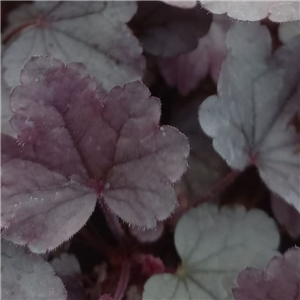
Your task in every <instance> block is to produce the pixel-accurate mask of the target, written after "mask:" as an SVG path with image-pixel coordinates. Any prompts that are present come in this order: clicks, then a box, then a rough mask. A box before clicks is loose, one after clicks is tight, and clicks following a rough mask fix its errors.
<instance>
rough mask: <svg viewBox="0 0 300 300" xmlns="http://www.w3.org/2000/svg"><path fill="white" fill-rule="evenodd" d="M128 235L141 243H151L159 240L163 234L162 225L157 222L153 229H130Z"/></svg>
mask: <svg viewBox="0 0 300 300" xmlns="http://www.w3.org/2000/svg"><path fill="white" fill-rule="evenodd" d="M129 231H130V233H131V234H132V235H133V236H134V237H135V238H136V239H137V240H138V241H139V242H141V243H153V242H155V241H157V240H158V239H160V238H161V236H162V235H163V232H164V223H162V222H158V223H157V226H156V227H155V228H150V229H147V228H139V227H130V228H129Z"/></svg>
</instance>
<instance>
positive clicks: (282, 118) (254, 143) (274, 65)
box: [199, 24, 300, 207]
mask: <svg viewBox="0 0 300 300" xmlns="http://www.w3.org/2000/svg"><path fill="white" fill-rule="evenodd" d="M227 44H228V47H229V54H228V56H227V58H226V60H225V62H224V64H223V65H222V69H221V73H220V77H219V81H218V96H211V97H209V98H208V99H207V100H205V101H204V103H203V104H202V105H201V106H200V110H199V121H200V124H201V127H202V128H203V130H204V131H205V132H206V134H208V135H209V136H211V137H212V138H213V145H214V148H215V150H216V151H217V152H218V153H219V154H220V155H221V156H222V157H223V158H224V159H225V160H226V162H227V164H228V165H229V166H230V167H232V168H234V169H239V170H243V169H245V168H246V167H247V166H249V165H251V164H255V165H256V166H257V168H258V170H259V173H260V176H261V178H262V179H263V180H264V182H265V183H266V184H267V186H268V187H269V188H270V189H271V190H273V191H274V192H275V193H277V194H279V195H280V196H281V197H283V198H284V199H285V200H286V201H287V202H288V203H290V204H292V205H294V206H295V207H297V205H298V203H299V196H300V189H299V133H297V132H296V130H295V128H294V127H293V126H292V124H291V122H290V121H291V119H292V118H293V116H294V115H295V114H296V113H297V110H298V108H297V105H298V99H299V96H300V84H299V76H300V67H299V66H300V64H299V45H300V43H299V37H296V38H294V39H292V40H291V41H289V42H288V43H287V44H286V45H285V46H283V47H281V48H280V49H279V50H278V51H276V52H275V53H274V55H272V54H271V38H270V35H269V33H268V31H267V28H265V27H264V26H261V25H259V24H235V25H234V26H233V27H232V28H231V29H230V31H229V33H228V36H227Z"/></svg>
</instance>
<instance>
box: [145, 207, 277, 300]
mask: <svg viewBox="0 0 300 300" xmlns="http://www.w3.org/2000/svg"><path fill="white" fill-rule="evenodd" d="M278 245H279V233H278V230H277V227H276V224H275V222H274V220H273V219H271V218H269V217H268V216H267V215H266V214H265V213H264V212H263V211H261V210H258V209H253V210H250V211H248V212H246V210H245V208H244V207H242V206H236V207H223V208H222V209H220V210H219V209H218V207H217V206H215V205H211V204H203V205H200V206H198V207H197V208H193V209H191V210H190V211H188V212H187V213H186V214H185V215H184V216H183V217H182V218H181V219H180V221H179V222H178V224H177V227H176V230H175V246H176V249H177V251H178V254H179V256H180V257H181V260H182V263H181V266H180V267H179V268H178V270H177V272H176V274H159V275H155V276H152V277H151V278H150V279H149V280H148V281H147V282H146V284H145V286H144V293H143V299H144V300H150V299H151V300H162V299H164V300H174V299H177V300H180V299H185V300H194V299H205V300H216V299H217V300H222V299H232V298H233V295H232V292H231V289H232V288H233V287H234V286H236V277H237V275H238V273H239V271H240V270H241V269H243V268H245V267H246V266H256V267H259V266H260V267H265V266H266V265H267V263H268V261H269V260H270V258H271V257H273V256H274V255H275V254H276V253H277V251H276V249H277V247H278ZM243 300H244V299H243Z"/></svg>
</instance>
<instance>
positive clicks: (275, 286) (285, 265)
mask: <svg viewBox="0 0 300 300" xmlns="http://www.w3.org/2000/svg"><path fill="white" fill-rule="evenodd" d="M237 281H238V287H237V288H235V289H234V290H233V293H234V297H235V299H236V300H245V299H247V300H282V299H289V300H298V299H299V286H300V249H299V248H292V249H290V250H288V251H287V252H286V253H285V254H284V255H283V256H275V257H273V258H272V259H271V261H270V262H269V264H268V266H267V268H266V270H265V271H262V270H259V269H254V268H247V269H245V270H244V271H242V272H241V273H240V274H239V277H238V279H237Z"/></svg>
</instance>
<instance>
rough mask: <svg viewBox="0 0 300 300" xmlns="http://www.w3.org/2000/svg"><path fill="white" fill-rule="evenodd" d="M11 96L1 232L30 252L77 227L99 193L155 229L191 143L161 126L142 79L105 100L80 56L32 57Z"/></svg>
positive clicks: (127, 217) (124, 214) (122, 213)
mask: <svg viewBox="0 0 300 300" xmlns="http://www.w3.org/2000/svg"><path fill="white" fill-rule="evenodd" d="M21 81H22V83H23V84H22V85H21V86H19V87H17V88H15V89H14V91H13V93H12V96H11V100H10V101H11V103H10V104H11V107H12V109H13V111H14V112H15V114H14V116H13V119H12V124H13V127H14V128H15V129H16V131H17V132H18V140H16V139H14V138H12V137H9V136H6V135H3V136H2V219H1V224H2V225H1V226H2V227H4V228H5V231H4V233H3V237H4V238H5V239H8V240H10V241H13V242H14V243H17V244H20V245H24V244H28V246H29V248H30V249H31V250H32V251H33V252H37V253H39V252H45V251H47V250H51V249H54V248H55V247H57V246H58V245H59V244H61V243H62V242H63V241H65V240H66V239H69V238H70V237H71V236H72V235H73V234H74V233H76V232H77V231H78V230H79V229H80V228H81V227H82V226H83V225H84V224H85V223H86V221H87V220H88V218H89V216H90V215H91V214H92V212H93V210H94V208H95V205H96V200H97V198H103V199H104V203H105V205H107V206H108V208H109V209H111V210H112V211H113V212H114V213H115V214H117V215H118V216H119V217H121V218H122V219H123V220H124V221H126V222H128V223H132V224H133V225H137V226H141V227H155V226H156V223H157V221H162V220H164V219H166V218H167V217H168V216H169V215H170V213H171V212H172V211H173V209H174V207H175V204H176V196H175V193H174V190H173V187H172V185H171V184H172V183H173V182H175V181H177V180H178V179H179V178H180V177H181V175H182V173H183V172H184V171H185V169H186V160H187V156H188V153H189V146H188V142H187V139H186V137H185V136H184V135H183V134H181V133H180V132H179V131H178V130H177V129H175V128H173V127H170V126H164V127H159V124H158V122H159V118H160V102H159V100H158V99H157V98H154V97H151V95H150V92H149V90H148V89H147V88H146V86H144V85H143V84H142V83H141V82H132V83H129V84H127V85H125V87H124V88H121V87H115V88H114V89H112V90H111V91H110V93H109V94H108V95H107V96H106V97H105V98H104V99H102V98H101V97H100V96H99V93H98V90H97V87H96V83H95V81H94V80H92V79H91V78H90V77H89V76H88V75H87V71H86V70H85V68H84V67H83V65H81V64H77V63H71V64H69V65H67V66H65V65H64V64H63V63H62V62H61V61H59V60H56V59H50V58H42V57H35V58H32V59H31V60H30V61H29V62H28V63H27V64H26V66H25V68H24V70H23V72H22V75H21Z"/></svg>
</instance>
